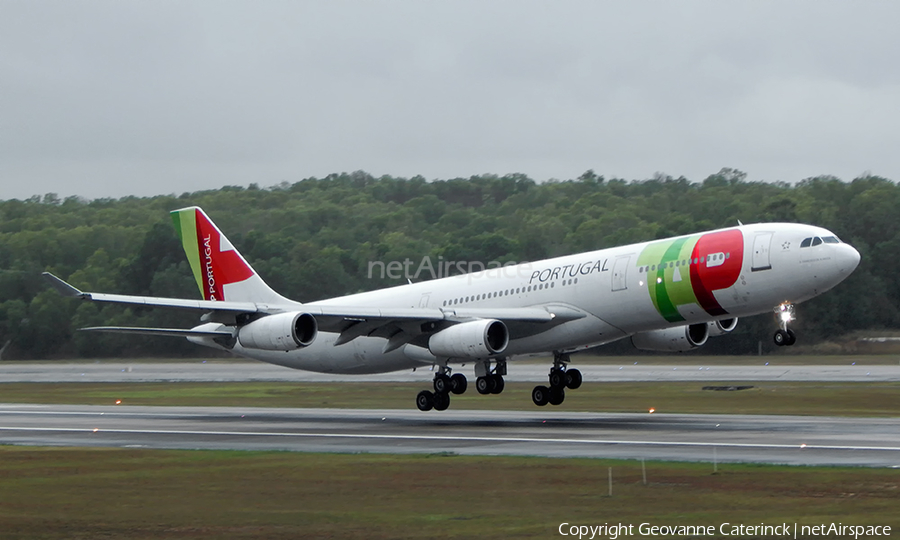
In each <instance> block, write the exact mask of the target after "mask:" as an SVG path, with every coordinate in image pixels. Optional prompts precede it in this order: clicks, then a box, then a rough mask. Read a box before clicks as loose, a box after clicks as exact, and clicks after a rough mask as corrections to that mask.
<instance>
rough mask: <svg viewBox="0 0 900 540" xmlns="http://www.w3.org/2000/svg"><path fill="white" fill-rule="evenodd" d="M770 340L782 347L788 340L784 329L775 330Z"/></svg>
mask: <svg viewBox="0 0 900 540" xmlns="http://www.w3.org/2000/svg"><path fill="white" fill-rule="evenodd" d="M772 341H774V342H775V345H778V346H779V347H783V346H784V345H787V341H788V335H787V332H785V331H784V330H776V331H775V335H774V336H773V337H772Z"/></svg>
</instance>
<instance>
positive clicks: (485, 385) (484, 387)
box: [475, 375, 496, 395]
mask: <svg viewBox="0 0 900 540" xmlns="http://www.w3.org/2000/svg"><path fill="white" fill-rule="evenodd" d="M495 385H496V383H495V382H494V380H493V379H492V378H491V376H490V375H488V376H487V377H478V378H477V379H475V390H478V393H479V394H481V395H487V394H490V393H491V391H492V390H493V389H494V386H495Z"/></svg>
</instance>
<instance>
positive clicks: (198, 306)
mask: <svg viewBox="0 0 900 540" xmlns="http://www.w3.org/2000/svg"><path fill="white" fill-rule="evenodd" d="M42 275H43V276H44V278H45V279H46V280H47V281H48V282H49V283H50V285H51V286H52V287H53V288H54V289H56V290H57V291H58V292H59V293H60V294H62V295H63V296H69V297H72V298H80V299H82V300H91V301H94V302H112V303H116V304H129V305H134V306H147V307H162V308H173V309H187V310H194V311H227V312H233V313H276V312H279V311H284V309H271V307H270V306H269V305H267V304H257V303H253V302H216V301H213V300H187V299H183V298H161V297H156V296H132V295H126V294H106V293H94V292H82V291H80V290H79V289H77V288H75V287H73V286H72V285H70V284H69V283H66V282H65V281H63V280H62V279H60V278H58V277H56V276H54V275H53V274H51V273H50V272H44V273H43V274H42Z"/></svg>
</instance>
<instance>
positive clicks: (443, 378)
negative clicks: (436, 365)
mask: <svg viewBox="0 0 900 540" xmlns="http://www.w3.org/2000/svg"><path fill="white" fill-rule="evenodd" d="M448 392H450V377H449V376H448V375H446V374H445V373H438V374H437V375H435V376H434V393H435V394H446V393H448Z"/></svg>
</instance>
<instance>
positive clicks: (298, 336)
mask: <svg viewBox="0 0 900 540" xmlns="http://www.w3.org/2000/svg"><path fill="white" fill-rule="evenodd" d="M317 333H318V324H317V323H316V318H315V317H313V316H312V315H310V314H309V313H301V312H297V311H293V312H288V313H277V314H275V315H266V316H265V317H262V318H259V319H256V320H255V321H252V322H250V323H248V324H245V325H244V326H242V327H241V329H240V330H239V331H238V341H240V342H241V345H242V346H244V347H246V348H248V349H262V350H265V351H293V350H294V349H299V348H301V347H306V346H307V345H310V344H311V343H312V342H313V341H315V339H316V334H317Z"/></svg>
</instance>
